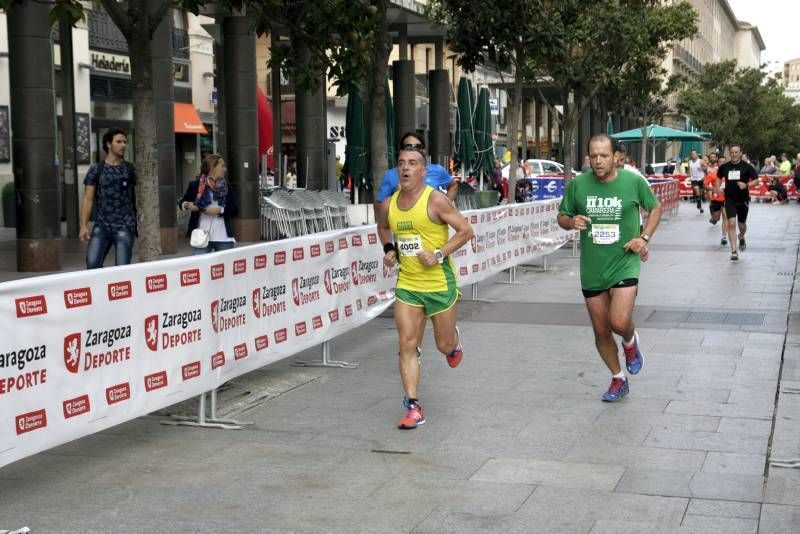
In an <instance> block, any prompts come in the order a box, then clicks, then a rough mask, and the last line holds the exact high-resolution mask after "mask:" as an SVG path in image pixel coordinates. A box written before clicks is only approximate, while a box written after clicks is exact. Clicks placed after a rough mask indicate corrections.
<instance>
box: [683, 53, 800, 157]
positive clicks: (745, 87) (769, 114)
mask: <svg viewBox="0 0 800 534" xmlns="http://www.w3.org/2000/svg"><path fill="white" fill-rule="evenodd" d="M680 110H681V112H683V113H686V114H687V115H689V116H690V117H691V119H692V122H694V124H695V125H696V126H697V127H698V128H700V129H701V130H705V131H708V132H711V134H712V140H713V142H714V143H715V144H717V145H718V146H721V147H725V146H728V145H730V144H731V143H742V144H743V146H744V150H745V152H747V153H748V154H749V155H750V156H751V157H758V158H760V159H763V158H764V157H766V156H768V155H770V154H780V153H781V152H787V153H792V152H794V151H796V150H797V147H800V106H798V105H797V104H795V103H794V101H793V100H792V99H791V98H788V97H787V96H785V95H784V94H783V87H782V86H781V85H780V84H779V83H778V80H776V79H775V78H772V77H768V76H767V75H766V74H765V73H764V72H763V71H761V70H760V69H754V68H744V69H738V68H737V67H736V62H735V61H724V62H721V63H715V64H711V65H706V67H705V71H704V72H703V74H702V75H700V76H699V77H698V78H697V79H696V80H694V81H693V82H692V83H691V84H690V85H689V87H688V88H687V89H686V90H685V91H683V92H682V93H681V103H680Z"/></svg>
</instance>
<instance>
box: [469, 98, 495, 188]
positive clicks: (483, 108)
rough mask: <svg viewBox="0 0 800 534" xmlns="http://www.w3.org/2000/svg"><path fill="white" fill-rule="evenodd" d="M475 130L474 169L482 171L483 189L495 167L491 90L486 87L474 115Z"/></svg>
mask: <svg viewBox="0 0 800 534" xmlns="http://www.w3.org/2000/svg"><path fill="white" fill-rule="evenodd" d="M472 124H473V128H474V130H475V148H476V153H475V164H474V169H475V170H476V171H477V172H479V173H480V180H481V181H480V188H481V189H483V177H484V176H486V177H489V176H491V175H492V170H493V168H494V150H493V149H492V112H491V110H490V109H489V90H488V89H487V88H486V87H483V88H481V90H480V91H479V92H478V103H477V105H476V106H475V116H474V117H473V121H472Z"/></svg>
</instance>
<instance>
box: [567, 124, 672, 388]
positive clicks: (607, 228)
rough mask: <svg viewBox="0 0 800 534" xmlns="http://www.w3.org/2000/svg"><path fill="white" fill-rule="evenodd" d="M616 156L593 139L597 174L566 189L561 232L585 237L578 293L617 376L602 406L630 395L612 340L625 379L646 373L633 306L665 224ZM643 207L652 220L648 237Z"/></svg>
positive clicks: (607, 143)
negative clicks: (651, 245) (642, 268)
mask: <svg viewBox="0 0 800 534" xmlns="http://www.w3.org/2000/svg"><path fill="white" fill-rule="evenodd" d="M615 152H616V154H615ZM618 153H619V150H615V146H614V141H613V140H612V139H611V138H610V137H609V136H608V135H606V134H600V135H596V136H594V137H592V138H591V139H590V140H589V159H590V161H591V165H592V171H591V172H585V173H583V174H580V175H578V176H577V177H576V178H575V179H574V180H571V181H570V182H569V184H567V188H566V191H565V192H564V199H563V200H562V202H561V208H560V209H559V213H558V224H559V226H561V228H564V229H565V230H580V236H581V288H582V289H583V296H584V298H585V299H586V308H587V310H588V311H589V316H590V317H591V319H592V328H593V329H594V337H595V345H596V346H597V350H598V351H599V352H600V357H601V358H603V361H604V362H605V364H606V366H607V367H608V369H609V370H610V371H611V374H612V378H611V386H610V387H609V388H608V391H606V392H605V393H604V394H603V400H604V401H608V402H613V401H617V400H619V399H621V398H622V397H624V396H625V395H627V394H628V379H627V378H626V376H625V373H624V372H623V371H622V370H621V367H620V363H619V351H618V349H617V343H616V341H615V340H614V334H615V333H616V334H617V335H619V336H621V337H622V340H623V341H622V348H623V352H624V353H625V366H626V367H627V369H628V372H629V373H630V374H632V375H635V374H637V373H638V372H639V371H640V370H641V368H642V361H643V358H642V353H641V350H640V349H639V335H638V334H637V333H636V330H635V326H634V324H633V317H632V316H633V307H634V305H635V303H636V291H637V286H638V283H639V265H640V263H641V261H642V259H645V260H646V259H647V243H648V242H649V241H650V236H651V235H652V234H653V232H654V231H655V229H656V227H657V226H658V223H659V221H660V220H661V204H659V202H658V199H657V198H656V197H655V195H654V194H653V191H652V190H651V189H650V185H649V184H648V182H647V180H646V179H644V178H643V177H641V176H640V175H638V174H636V173H633V172H631V171H626V170H624V169H618V168H617V167H616V165H615V158H616V157H618ZM640 208H643V209H644V210H645V211H647V212H648V213H649V217H648V219H647V225H646V226H645V228H644V230H642V227H641V221H642V219H641V215H640V211H639V210H640Z"/></svg>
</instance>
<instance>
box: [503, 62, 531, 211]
mask: <svg viewBox="0 0 800 534" xmlns="http://www.w3.org/2000/svg"><path fill="white" fill-rule="evenodd" d="M517 57H519V56H517ZM508 104H509V107H510V108H511V112H510V113H509V117H508V134H509V138H510V144H511V162H510V164H509V167H508V199H507V202H508V203H509V204H513V203H515V202H516V201H517V167H519V165H518V161H519V155H518V154H517V130H519V128H520V127H521V126H522V75H521V74H520V72H519V69H516V72H515V73H514V96H513V98H512V97H511V95H509V96H508ZM525 148H527V147H525Z"/></svg>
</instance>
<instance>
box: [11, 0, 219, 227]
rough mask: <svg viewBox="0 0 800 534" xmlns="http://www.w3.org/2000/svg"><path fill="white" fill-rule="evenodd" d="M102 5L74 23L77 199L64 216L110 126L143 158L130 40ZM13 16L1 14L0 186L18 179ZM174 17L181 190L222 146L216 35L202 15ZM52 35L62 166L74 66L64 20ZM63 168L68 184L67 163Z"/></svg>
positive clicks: (128, 156) (133, 158) (90, 7)
mask: <svg viewBox="0 0 800 534" xmlns="http://www.w3.org/2000/svg"><path fill="white" fill-rule="evenodd" d="M98 5H99V4H91V5H87V16H86V19H85V20H82V21H79V22H78V23H77V24H76V26H75V27H74V28H73V29H72V55H73V61H72V65H71V66H70V68H72V70H73V77H74V96H75V128H76V149H77V160H76V164H77V165H76V169H77V174H78V199H67V198H65V196H64V195H63V194H62V196H61V210H62V214H63V213H66V207H65V205H66V202H70V201H75V202H79V199H80V198H81V196H82V194H83V177H84V176H85V174H86V172H87V170H88V168H89V165H90V164H91V163H94V162H97V161H99V160H100V159H102V158H103V157H105V153H104V152H103V150H102V137H103V135H104V134H105V133H106V132H107V131H108V130H109V129H110V128H122V129H123V130H125V131H127V132H129V139H128V141H129V145H128V146H129V148H128V152H127V154H126V159H129V160H130V161H132V162H135V161H136V154H135V152H134V150H133V100H132V87H131V80H130V77H131V71H130V59H129V57H128V48H127V43H126V42H125V39H124V37H123V36H122V34H121V33H120V32H119V30H118V29H117V27H116V26H115V25H114V23H113V21H112V20H111V18H110V17H109V16H108V14H107V13H106V12H105V11H104V10H102V8H98V7H97V6H98ZM6 18H7V17H6V15H5V14H4V13H0V187H2V186H3V185H4V184H6V183H8V182H13V180H14V176H13V172H12V166H11V148H10V146H11V143H12V142H13V139H12V137H11V132H10V126H9V125H10V115H11V114H13V112H14V110H13V109H11V106H10V89H9V72H8V69H9V59H8V29H7V24H6ZM172 19H173V20H172V26H173V29H172V45H173V46H172V48H173V85H174V90H175V92H174V94H175V147H176V163H177V164H176V173H177V179H176V187H177V189H180V188H181V187H185V184H186V182H188V181H189V180H190V179H191V178H192V177H193V176H195V175H196V174H197V172H198V170H199V166H200V163H199V160H200V158H201V155H202V154H203V153H205V152H211V151H212V150H214V148H215V145H214V138H213V133H214V131H215V127H216V113H215V100H214V57H213V39H212V38H211V36H210V35H209V34H208V33H207V32H206V31H205V30H204V29H203V28H202V26H201V24H202V23H203V22H205V21H204V20H203V18H200V17H195V16H194V15H192V14H186V13H183V12H181V11H177V10H175V11H173V14H172ZM51 35H52V38H53V63H54V65H53V67H54V75H55V80H56V113H57V115H58V116H57V118H56V124H57V127H58V128H57V130H58V143H57V145H58V147H57V158H56V161H55V162H54V165H56V166H59V165H60V161H63V159H64V158H63V156H62V154H61V150H62V147H61V143H60V136H61V133H60V132H61V115H62V110H63V105H62V95H61V93H62V91H61V83H60V79H61V72H62V69H64V68H67V67H66V66H65V65H62V62H61V47H60V43H59V32H58V25H55V26H54V27H53V31H52V34H51ZM59 172H60V174H61V182H62V185H63V183H64V180H65V178H64V176H63V174H64V173H63V169H59Z"/></svg>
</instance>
